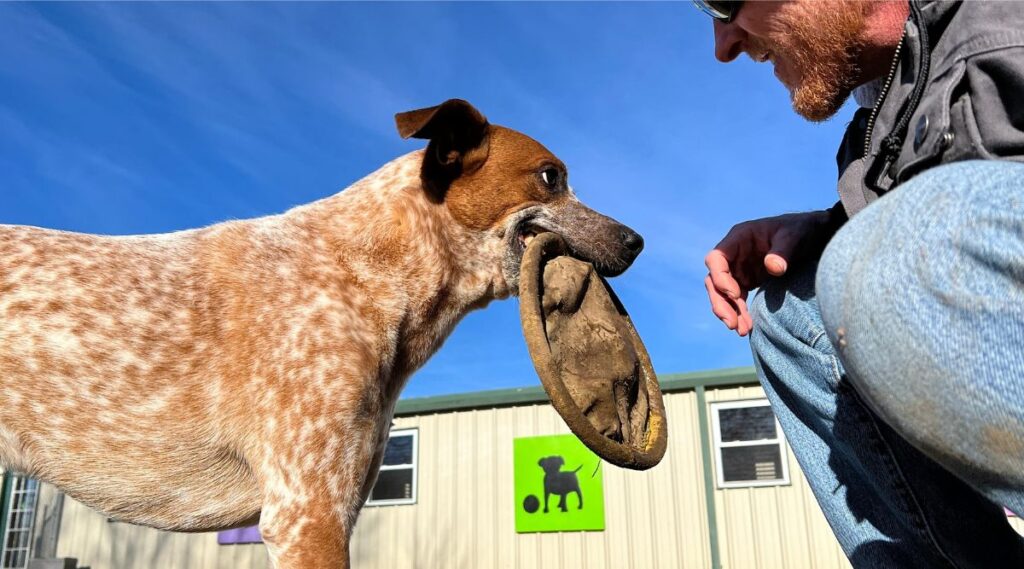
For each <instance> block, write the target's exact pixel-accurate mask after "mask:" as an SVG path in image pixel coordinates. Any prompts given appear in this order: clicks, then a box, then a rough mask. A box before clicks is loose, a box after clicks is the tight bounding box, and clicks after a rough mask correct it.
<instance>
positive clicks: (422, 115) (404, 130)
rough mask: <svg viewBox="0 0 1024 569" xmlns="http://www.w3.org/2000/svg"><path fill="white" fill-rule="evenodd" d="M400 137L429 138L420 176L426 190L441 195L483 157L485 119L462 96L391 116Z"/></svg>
mask: <svg viewBox="0 0 1024 569" xmlns="http://www.w3.org/2000/svg"><path fill="white" fill-rule="evenodd" d="M395 125H396V126H397V127H398V134H400V135H401V136H402V138H409V137H413V138H423V139H427V140H429V141H430V144H428V145H427V151H426V156H425V157H424V159H423V170H422V176H423V181H424V182H425V183H426V185H427V187H428V189H430V190H432V191H433V192H434V193H436V194H437V197H438V198H443V195H444V192H445V191H447V189H448V186H449V185H450V184H451V182H452V181H453V180H455V179H456V178H458V177H459V176H461V175H463V174H469V173H472V172H473V171H475V170H476V169H478V168H479V167H480V166H482V165H483V163H484V161H486V160H487V153H488V149H489V145H488V132H489V126H490V125H489V124H488V122H487V118H486V117H484V115H483V114H482V113H481V112H480V111H478V110H476V108H475V107H474V106H473V105H471V104H469V103H468V102H466V101H463V100H462V99H449V100H447V101H445V102H443V103H441V104H440V105H437V106H436V107H430V108H426V109H417V110H415V111H408V112H404V113H398V114H396V115H395Z"/></svg>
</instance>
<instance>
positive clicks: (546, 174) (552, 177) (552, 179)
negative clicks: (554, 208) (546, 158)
mask: <svg viewBox="0 0 1024 569" xmlns="http://www.w3.org/2000/svg"><path fill="white" fill-rule="evenodd" d="M540 179H541V180H543V181H544V185H545V186H547V187H548V188H550V189H554V188H555V187H556V186H558V169H557V168H547V169H546V170H544V171H542V172H541V173H540Z"/></svg>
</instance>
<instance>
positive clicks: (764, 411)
mask: <svg viewBox="0 0 1024 569" xmlns="http://www.w3.org/2000/svg"><path fill="white" fill-rule="evenodd" d="M711 417H712V428H713V430H714V437H715V466H717V470H718V487H719V488H741V487H747V486H775V485H780V484H789V468H788V466H787V464H786V454H785V450H784V445H783V438H782V429H780V428H779V424H778V422H777V421H776V420H775V415H774V414H773V413H772V408H771V407H769V406H768V400H767V399H755V400H747V401H728V402H724V403H712V404H711Z"/></svg>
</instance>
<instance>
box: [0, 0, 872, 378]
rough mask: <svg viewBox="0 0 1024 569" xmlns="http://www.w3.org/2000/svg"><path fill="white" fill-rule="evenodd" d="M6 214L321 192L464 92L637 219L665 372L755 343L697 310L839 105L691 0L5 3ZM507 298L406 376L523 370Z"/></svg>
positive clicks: (779, 205)
mask: <svg viewBox="0 0 1024 569" xmlns="http://www.w3.org/2000/svg"><path fill="white" fill-rule="evenodd" d="M0 21H3V22H4V24H5V25H4V33H3V34H0V223H14V224H27V225H38V226H44V227H52V228H59V229H65V230H71V231H84V232H94V233H106V234H133V233H158V232H166V231H173V230H178V229H185V228H191V227H198V226H204V225H209V224H212V223H216V222H218V221H223V220H227V219H240V218H248V217H255V216H260V215H266V214H271V213H277V212H281V211H283V210H285V209H287V208H289V207H291V206H293V205H296V204H300V203H305V202H309V201H312V200H315V199H318V198H321V197H324V196H327V195H330V194H333V193H335V192H337V191H339V190H341V189H343V188H345V187H346V186H348V185H349V184H351V183H352V182H354V181H355V180H357V179H359V178H361V177H362V176H364V175H365V174H367V173H369V172H371V171H373V170H375V169H376V168H377V167H379V166H380V165H382V164H384V163H385V162H387V161H389V160H391V159H393V158H396V157H397V156H399V155H402V154H405V153H406V152H409V151H412V150H414V149H416V148H418V147H419V146H421V145H422V144H423V143H422V142H421V141H413V140H409V141H405V140H401V139H400V138H399V137H398V135H397V134H396V132H395V130H394V123H393V115H394V113H396V112H400V111H404V110H410V109H414V108H420V107H425V106H430V105H434V104H437V103H439V102H441V101H443V100H445V99H448V98H452V97H460V98H464V99H467V100H469V101H470V102H472V103H473V104H474V105H476V106H477V107H478V108H479V109H480V110H481V111H482V112H483V113H484V114H485V115H487V117H488V118H489V119H490V121H491V122H492V123H495V124H502V125H505V126H509V127H512V128H515V129H517V130H520V131H522V132H525V133H527V134H529V135H530V136H532V137H534V138H536V139H537V140H539V141H541V142H542V143H543V144H544V145H545V146H547V147H548V148H549V149H551V150H552V151H553V152H554V153H555V154H557V155H558V156H559V157H560V158H561V159H562V160H563V161H564V162H565V163H566V164H567V165H568V167H569V178H570V183H571V184H572V185H573V187H574V188H575V189H576V191H577V193H578V195H579V196H580V198H581V199H582V200H584V201H585V202H587V203H588V204H589V205H591V206H592V207H594V208H595V209H598V210H599V211H602V212H604V213H606V214H608V215H611V216H612V217H615V218H617V219H619V220H620V221H622V222H624V223H626V224H628V225H630V226H631V227H633V228H634V229H636V230H637V231H639V232H640V233H641V234H642V235H643V236H644V238H645V240H646V242H647V247H646V249H645V251H644V253H643V254H642V255H641V256H640V258H639V259H638V260H637V261H636V263H635V264H634V265H633V268H631V269H630V270H629V271H628V272H627V273H626V274H624V275H623V276H621V277H619V278H617V279H614V280H613V281H612V286H613V287H614V288H615V290H616V292H617V293H618V294H619V296H620V297H621V299H622V301H623V303H624V304H625V306H626V307H627V308H628V310H629V311H630V313H631V315H632V316H633V320H634V322H635V323H636V325H637V328H638V330H639V331H640V333H641V335H642V336H643V338H644V341H645V343H646V345H647V348H648V350H649V351H650V353H651V357H652V360H653V362H654V365H655V369H657V370H658V371H659V372H660V373H675V372H686V371H698V370H709V369H715V368H722V367H732V366H743V365H749V364H750V363H751V360H750V353H749V348H748V346H747V342H746V340H743V339H739V338H737V337H736V336H735V335H734V334H732V333H730V332H728V331H727V330H725V329H724V327H722V325H721V324H720V322H719V321H718V319H717V318H715V317H714V316H713V315H712V314H711V312H710V310H709V309H708V305H707V300H706V297H705V293H704V288H703V277H704V274H705V270H704V266H703V257H704V254H705V253H706V252H707V251H708V250H709V249H710V248H711V247H713V246H714V245H715V243H717V242H718V240H719V239H720V238H721V237H722V236H723V235H724V234H725V233H726V232H727V231H728V229H729V228H730V227H731V226H732V225H733V224H734V223H737V222H739V221H743V220H746V219H751V218H756V217H763V216H768V215H775V214H779V213H784V212H789V211H800V210H807V209H819V208H824V207H828V206H830V205H831V204H833V203H834V202H835V200H836V194H835V160H834V157H835V149H836V147H837V145H838V143H839V139H840V137H841V134H842V130H843V128H844V126H845V124H846V122H847V121H848V120H849V116H850V114H851V112H852V110H851V109H850V108H849V106H848V107H847V108H845V109H844V110H843V111H842V112H841V113H840V115H839V116H837V117H836V118H834V119H833V120H831V121H829V122H827V123H825V124H819V125H815V124H810V123H807V122H805V121H803V120H802V119H800V118H799V117H797V116H796V115H794V114H793V113H792V111H791V109H790V105H789V98H788V94H787V93H786V91H785V90H784V89H783V88H782V87H781V86H780V85H778V83H777V81H776V80H775V78H774V76H773V74H772V70H771V66H770V65H768V64H762V65H757V64H754V63H753V62H751V61H750V60H749V59H748V58H745V57H744V58H743V59H742V60H740V61H737V62H735V63H732V64H729V65H722V64H720V63H718V62H717V61H715V59H714V56H713V39H712V33H711V32H712V28H711V23H710V21H709V19H708V18H707V17H706V16H704V15H703V14H701V13H699V12H698V11H697V10H696V9H694V8H693V7H692V6H691V5H690V4H689V2H621V3H620V2H600V3H583V2H571V3H553V2H526V3H518V2H516V3H513V2H497V3H463V2H456V3H440V2H429V3H370V4H363V3H302V4H286V3H283V4H277V3H225V4H207V3H203V4H195V3H189V4H134V3H133V4H121V3H111V4H103V3H59V4H49V3H46V4H7V3H5V4H0ZM536 384H537V379H536V375H535V373H534V371H533V367H532V364H531V363H530V359H529V356H528V354H527V352H526V348H525V345H524V343H523V339H522V333H521V331H520V326H519V317H518V302H517V301H516V300H510V301H505V302H498V303H493V304H492V305H491V306H490V307H488V308H487V309H485V310H483V311H478V312H475V313H472V314H470V315H469V316H468V317H467V318H466V319H465V320H464V321H463V322H462V324H460V326H459V327H458V328H457V329H456V331H455V333H454V334H453V335H452V336H451V337H450V338H449V340H448V341H447V343H446V344H445V345H444V347H443V348H442V349H441V350H440V352H438V354H437V355H436V356H435V357H434V358H433V359H432V360H431V361H430V362H429V363H428V364H427V365H426V366H425V367H424V368H423V369H422V370H420V371H419V372H418V373H417V374H416V375H415V376H414V377H413V379H412V380H411V382H410V384H409V386H408V387H407V389H406V391H405V393H404V396H406V397H410V396H423V395H434V394H443V393H456V392H465V391H475V390H482V389H492V388H501V387H513V386H523V385H536Z"/></svg>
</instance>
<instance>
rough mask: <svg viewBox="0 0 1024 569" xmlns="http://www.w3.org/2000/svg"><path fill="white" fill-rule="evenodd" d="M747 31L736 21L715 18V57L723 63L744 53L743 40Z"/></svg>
mask: <svg viewBox="0 0 1024 569" xmlns="http://www.w3.org/2000/svg"><path fill="white" fill-rule="evenodd" d="M746 37H747V32H745V31H743V28H741V27H739V26H738V25H736V22H735V21H732V22H729V23H725V22H719V21H718V20H715V58H716V59H718V61H721V62H722V63H729V62H730V61H732V60H734V59H736V58H737V57H739V55H740V54H741V53H743V40H744V39H746Z"/></svg>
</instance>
